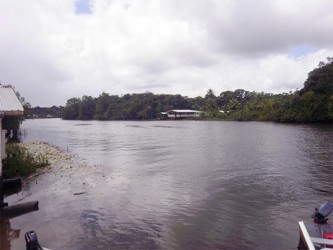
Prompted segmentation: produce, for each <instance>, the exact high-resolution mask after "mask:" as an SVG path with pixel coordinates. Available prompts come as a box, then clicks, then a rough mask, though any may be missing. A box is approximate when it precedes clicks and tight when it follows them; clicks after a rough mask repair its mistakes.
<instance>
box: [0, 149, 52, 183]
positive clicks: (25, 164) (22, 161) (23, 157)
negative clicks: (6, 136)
mask: <svg viewBox="0 0 333 250" xmlns="http://www.w3.org/2000/svg"><path fill="white" fill-rule="evenodd" d="M6 153H7V154H15V157H10V158H6V159H5V160H4V164H3V177H4V178H12V177H16V176H27V175H29V174H31V173H34V172H36V171H37V169H39V168H41V167H45V166H47V165H49V163H48V160H47V159H46V157H45V156H43V155H37V156H35V157H34V156H33V155H31V154H30V153H29V152H28V151H27V150H26V149H25V148H23V147H21V146H19V144H16V143H9V144H7V145H6Z"/></svg>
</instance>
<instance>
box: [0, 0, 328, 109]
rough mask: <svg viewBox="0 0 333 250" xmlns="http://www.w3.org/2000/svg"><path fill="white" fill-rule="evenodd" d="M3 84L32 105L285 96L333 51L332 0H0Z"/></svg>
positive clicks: (0, 67)
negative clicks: (146, 97)
mask: <svg viewBox="0 0 333 250" xmlns="http://www.w3.org/2000/svg"><path fill="white" fill-rule="evenodd" d="M0 20H1V22H0V83H1V84H11V85H13V86H14V87H15V90H16V91H18V92H20V94H21V96H23V97H24V98H25V99H26V101H28V102H29V103H30V104H31V105H32V106H41V107H50V106H53V105H56V106H59V105H62V106H65V105H66V101H67V100H68V99H70V98H72V97H82V96H83V95H88V96H93V97H98V96H99V95H100V94H101V93H102V92H106V93H109V94H111V95H123V94H127V93H144V92H147V91H149V92H152V93H154V94H181V95H183V96H189V97H196V96H204V95H205V94H206V92H207V90H208V89H212V90H213V91H214V93H215V94H216V95H219V94H220V93H221V92H222V91H226V90H231V91H233V90H235V89H245V90H248V91H260V92H261V91H264V92H269V93H284V92H289V91H295V90H297V89H301V88H302V87H303V83H304V81H305V80H306V78H307V74H308V72H310V71H311V70H312V69H314V68H315V67H317V66H318V63H319V62H320V61H325V62H326V57H328V56H330V57H332V56H333V29H332V27H333V26H332V24H333V1H332V0H320V1H318V0H270V1H267V0H182V1H179V0H135V1H134V0H132V1H131V0H34V1H24V0H0Z"/></svg>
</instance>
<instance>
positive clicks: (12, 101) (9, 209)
mask: <svg viewBox="0 0 333 250" xmlns="http://www.w3.org/2000/svg"><path fill="white" fill-rule="evenodd" d="M23 111H24V110H23V106H22V104H21V102H20V101H19V99H18V98H17V96H16V94H15V92H14V90H13V88H12V87H11V86H3V85H0V158H1V159H0V220H2V219H4V218H7V217H15V216H18V215H21V214H25V213H28V212H30V211H35V210H37V209H38V201H33V202H27V203H22V204H16V205H14V206H8V204H7V203H5V202H4V188H6V187H10V186H13V185H14V186H20V185H21V183H22V182H21V180H19V179H14V180H3V175H2V161H3V160H4V159H5V158H6V156H7V155H6V151H5V144H6V141H7V137H8V136H9V135H10V134H11V131H7V130H2V118H3V117H5V116H21V115H23Z"/></svg>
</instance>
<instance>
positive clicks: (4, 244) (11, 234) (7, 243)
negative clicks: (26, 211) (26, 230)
mask: <svg viewBox="0 0 333 250" xmlns="http://www.w3.org/2000/svg"><path fill="white" fill-rule="evenodd" d="M20 231H21V230H20V229H12V228H11V225H10V222H9V220H4V221H2V222H1V223H0V232H1V244H0V246H1V249H11V242H12V241H14V240H16V239H18V238H19V237H20Z"/></svg>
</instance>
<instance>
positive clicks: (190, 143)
mask: <svg viewBox="0 0 333 250" xmlns="http://www.w3.org/2000/svg"><path fill="white" fill-rule="evenodd" d="M23 128H24V129H25V131H26V137H25V140H26V141H29V140H42V141H48V142H50V143H52V144H54V145H57V146H60V147H61V148H63V149H64V150H65V151H67V150H68V151H69V152H70V153H72V154H76V155H78V156H80V157H81V158H83V159H84V160H85V161H86V162H87V163H88V164H87V165H86V164H74V163H73V164H72V165H71V166H58V167H56V168H52V169H51V170H50V171H49V172H47V173H45V174H42V175H39V176H36V177H34V178H32V179H30V180H28V181H27V182H26V184H25V185H24V188H23V190H22V191H21V192H20V193H18V194H13V195H11V196H9V197H7V198H6V200H7V201H8V202H9V203H15V202H19V201H20V200H22V201H30V200H39V202H40V209H39V211H37V212H33V213H31V214H27V215H23V216H21V217H17V218H14V219H11V220H9V221H6V222H3V223H2V225H1V230H2V231H1V244H2V245H1V246H2V249H6V248H5V247H7V248H9V246H11V249H24V233H25V232H26V231H29V230H35V231H36V232H37V234H38V237H39V240H40V242H41V243H42V244H43V245H45V246H46V247H48V248H52V249H128V248H132V249H139V248H140V249H152V248H153V249H216V248H219V249H244V248H246V249H295V248H296V247H297V243H298V228H297V221H299V220H309V216H310V215H311V213H312V210H313V208H314V207H315V206H317V205H318V204H319V203H321V202H323V201H325V200H331V201H333V190H332V181H333V180H332V178H333V166H332V164H333V145H332V141H333V129H332V126H309V125H282V124H274V123H257V122H251V123H247V122H242V123H239V122H204V121H203V122H198V121H153V122H134V121H127V122H119V121H117V122H97V121H89V122H78V121H62V120H57V119H48V120H29V121H25V122H24V124H23ZM5 244H6V245H5Z"/></svg>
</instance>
